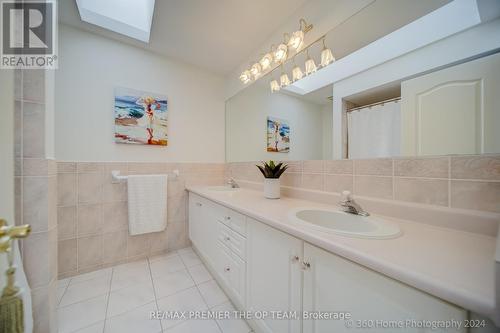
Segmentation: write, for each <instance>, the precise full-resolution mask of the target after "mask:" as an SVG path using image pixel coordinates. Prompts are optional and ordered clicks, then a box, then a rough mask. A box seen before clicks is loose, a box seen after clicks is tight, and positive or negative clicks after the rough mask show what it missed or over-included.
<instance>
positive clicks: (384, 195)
mask: <svg viewBox="0 0 500 333" xmlns="http://www.w3.org/2000/svg"><path fill="white" fill-rule="evenodd" d="M354 194H357V195H363V196H367V197H377V198H381V199H392V177H377V176H354Z"/></svg>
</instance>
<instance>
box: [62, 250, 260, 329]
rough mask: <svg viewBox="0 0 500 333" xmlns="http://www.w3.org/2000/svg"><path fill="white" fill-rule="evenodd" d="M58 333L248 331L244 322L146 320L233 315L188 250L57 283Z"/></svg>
mask: <svg viewBox="0 0 500 333" xmlns="http://www.w3.org/2000/svg"><path fill="white" fill-rule="evenodd" d="M58 297H59V308H58V316H59V333H69V332H78V333H97V332H99V333H112V332H118V333H128V332H133V333H137V332H141V333H160V332H167V333H198V332H199V333H248V332H251V329H250V328H249V326H248V325H247V324H246V322H245V321H243V320H240V319H231V320H196V319H190V320H181V319H178V320H176V319H162V320H158V319H150V312H151V311H205V310H212V311H233V310H234V307H233V305H232V304H231V302H229V300H228V298H227V296H226V295H225V294H224V292H223V291H222V289H221V288H220V287H219V286H218V284H217V282H216V281H215V280H214V279H213V277H212V276H211V274H210V272H208V270H207V269H206V268H205V266H204V265H203V263H202V262H201V260H200V258H198V256H197V255H196V253H195V252H194V251H193V250H192V249H191V248H187V249H182V250H179V251H177V252H172V253H168V254H166V255H163V256H159V257H154V258H149V259H146V260H143V261H137V262H133V263H129V264H124V265H120V266H116V267H112V268H107V269H103V270H100V271H96V272H91V273H87V274H83V275H79V276H75V277H73V278H68V279H64V280H60V281H59V285H58Z"/></svg>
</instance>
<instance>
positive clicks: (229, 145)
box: [226, 84, 331, 162]
mask: <svg viewBox="0 0 500 333" xmlns="http://www.w3.org/2000/svg"><path fill="white" fill-rule="evenodd" d="M329 111H330V112H329V114H331V108H330V110H329ZM268 116H272V117H276V118H281V119H286V120H288V121H289V123H290V152H289V153H271V152H267V151H266V147H267V137H266V133H267V132H266V124H267V117H268ZM325 117H326V119H328V115H326V116H325V112H324V107H323V106H321V105H318V104H314V103H311V102H308V101H305V100H303V99H299V98H296V97H294V96H290V95H285V94H282V93H274V94H272V93H271V91H270V90H269V88H268V85H267V84H254V85H251V86H249V87H248V88H247V89H245V90H243V91H241V92H239V93H238V94H236V95H235V96H233V97H232V98H231V99H229V100H228V101H227V102H226V131H227V134H226V135H227V140H226V157H227V161H228V162H242V161H258V160H269V159H274V160H311V159H323V141H324V136H323V128H324V119H325ZM326 127H330V128H331V123H330V125H328V126H326Z"/></svg>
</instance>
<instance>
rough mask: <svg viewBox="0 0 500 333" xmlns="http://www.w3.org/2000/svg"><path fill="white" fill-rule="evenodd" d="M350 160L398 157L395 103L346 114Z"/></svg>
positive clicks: (398, 125) (398, 114)
mask: <svg viewBox="0 0 500 333" xmlns="http://www.w3.org/2000/svg"><path fill="white" fill-rule="evenodd" d="M347 140H348V155H349V158H377V157H391V156H398V155H399V154H400V152H401V108H400V103H399V102H397V101H393V102H388V103H384V104H383V105H382V104H379V105H375V106H372V107H371V108H368V107H366V108H363V109H360V110H356V111H352V112H348V113H347Z"/></svg>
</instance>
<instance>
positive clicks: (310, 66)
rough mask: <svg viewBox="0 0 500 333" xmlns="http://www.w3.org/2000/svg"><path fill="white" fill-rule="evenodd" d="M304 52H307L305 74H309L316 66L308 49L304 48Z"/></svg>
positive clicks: (314, 70)
mask: <svg viewBox="0 0 500 333" xmlns="http://www.w3.org/2000/svg"><path fill="white" fill-rule="evenodd" d="M306 54H307V60H306V75H310V74H312V73H314V72H316V70H317V69H318V68H317V67H316V63H315V62H314V60H313V59H312V58H311V57H310V56H309V49H307V50H306Z"/></svg>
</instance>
